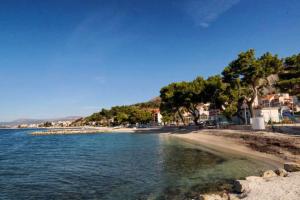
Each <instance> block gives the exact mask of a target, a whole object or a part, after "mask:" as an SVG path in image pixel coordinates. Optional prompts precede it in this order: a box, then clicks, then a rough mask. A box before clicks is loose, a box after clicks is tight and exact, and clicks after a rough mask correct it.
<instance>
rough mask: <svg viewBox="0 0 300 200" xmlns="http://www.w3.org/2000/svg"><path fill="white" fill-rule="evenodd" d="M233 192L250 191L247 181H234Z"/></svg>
mask: <svg viewBox="0 0 300 200" xmlns="http://www.w3.org/2000/svg"><path fill="white" fill-rule="evenodd" d="M233 190H234V191H235V192H237V193H248V192H249V191H250V189H249V183H248V181H246V180H236V181H234V183H233Z"/></svg>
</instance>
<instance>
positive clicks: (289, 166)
mask: <svg viewBox="0 0 300 200" xmlns="http://www.w3.org/2000/svg"><path fill="white" fill-rule="evenodd" d="M284 169H285V170H286V171H288V172H297V171H300V164H298V163H292V162H291V163H284Z"/></svg>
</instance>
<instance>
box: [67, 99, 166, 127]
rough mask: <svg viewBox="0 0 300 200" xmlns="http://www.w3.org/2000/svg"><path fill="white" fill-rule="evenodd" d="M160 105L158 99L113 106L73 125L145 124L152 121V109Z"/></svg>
mask: <svg viewBox="0 0 300 200" xmlns="http://www.w3.org/2000/svg"><path fill="white" fill-rule="evenodd" d="M159 105H160V99H159V98H156V99H153V100H151V101H149V102H145V103H139V104H135V105H129V106H115V107H112V108H111V109H102V110H101V111H100V112H97V113H94V114H92V115H91V116H89V117H86V118H84V119H80V120H77V121H75V122H74V123H73V125H98V126H118V125H127V124H136V123H138V124H147V123H150V122H151V121H152V120H153V114H152V111H153V109H157V108H158V107H159Z"/></svg>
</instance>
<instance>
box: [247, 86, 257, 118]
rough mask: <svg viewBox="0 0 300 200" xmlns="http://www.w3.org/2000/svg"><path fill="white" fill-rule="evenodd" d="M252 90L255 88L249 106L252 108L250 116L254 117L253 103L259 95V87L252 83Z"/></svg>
mask: <svg viewBox="0 0 300 200" xmlns="http://www.w3.org/2000/svg"><path fill="white" fill-rule="evenodd" d="M252 90H253V96H252V98H251V100H250V101H249V103H248V107H249V110H250V116H251V117H252V118H253V117H255V116H254V107H253V103H254V101H255V99H256V97H257V87H256V86H255V85H252Z"/></svg>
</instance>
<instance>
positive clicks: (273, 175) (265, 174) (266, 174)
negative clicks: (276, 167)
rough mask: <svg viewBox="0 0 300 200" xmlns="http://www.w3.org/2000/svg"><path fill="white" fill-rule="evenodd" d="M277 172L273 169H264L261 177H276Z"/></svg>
mask: <svg viewBox="0 0 300 200" xmlns="http://www.w3.org/2000/svg"><path fill="white" fill-rule="evenodd" d="M276 176H277V174H276V173H275V172H274V171H273V170H268V171H265V172H264V173H263V174H262V177H263V178H271V177H276Z"/></svg>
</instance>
